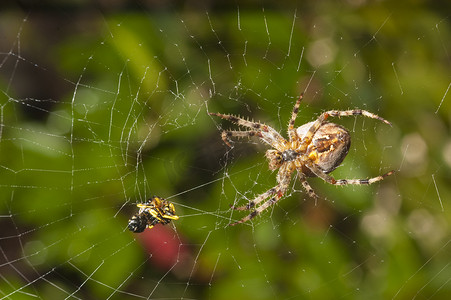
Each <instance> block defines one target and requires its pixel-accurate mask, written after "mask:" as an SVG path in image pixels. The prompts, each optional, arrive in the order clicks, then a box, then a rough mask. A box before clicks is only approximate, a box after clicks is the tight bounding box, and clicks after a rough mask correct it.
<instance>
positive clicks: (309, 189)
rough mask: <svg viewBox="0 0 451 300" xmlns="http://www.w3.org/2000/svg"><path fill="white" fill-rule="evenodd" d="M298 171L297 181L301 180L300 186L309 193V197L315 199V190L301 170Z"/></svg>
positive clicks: (316, 196) (316, 197)
mask: <svg viewBox="0 0 451 300" xmlns="http://www.w3.org/2000/svg"><path fill="white" fill-rule="evenodd" d="M298 172H299V173H298V174H299V176H300V177H299V181H301V184H302V187H303V188H304V190H305V191H306V192H307V194H308V195H309V197H310V198H312V199H315V201H317V200H318V195H316V193H315V191H314V190H313V188H312V187H311V186H310V184H309V183H308V181H307V178H306V177H305V176H304V175H303V174H302V170H299V171H298Z"/></svg>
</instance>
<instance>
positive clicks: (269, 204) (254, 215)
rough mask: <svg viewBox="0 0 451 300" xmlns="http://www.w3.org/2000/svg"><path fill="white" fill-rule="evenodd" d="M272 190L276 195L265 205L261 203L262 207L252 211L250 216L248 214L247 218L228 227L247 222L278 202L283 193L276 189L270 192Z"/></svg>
mask: <svg viewBox="0 0 451 300" xmlns="http://www.w3.org/2000/svg"><path fill="white" fill-rule="evenodd" d="M273 189H274V190H276V194H275V196H274V197H271V198H270V199H269V200H268V201H266V202H265V203H263V204H262V205H260V206H259V207H257V208H256V209H255V210H254V211H252V212H251V213H250V214H248V215H247V216H245V217H244V218H242V219H241V220H239V221H237V222H235V223H231V224H229V226H235V225H237V224H241V223H244V222H247V221H249V220H251V219H253V218H255V217H256V216H258V215H259V214H260V213H261V212H262V211H264V210H265V209H267V208H268V207H270V206H271V205H273V204H275V203H276V202H277V201H279V199H280V198H282V196H283V192H282V191H281V190H280V189H279V188H277V187H274V188H272V189H271V190H273ZM265 194H266V193H265Z"/></svg>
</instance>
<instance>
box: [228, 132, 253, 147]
mask: <svg viewBox="0 0 451 300" xmlns="http://www.w3.org/2000/svg"><path fill="white" fill-rule="evenodd" d="M246 136H247V137H252V136H259V132H258V131H255V130H250V131H241V130H224V131H223V132H222V133H221V137H222V140H223V141H224V143H225V144H226V145H227V146H229V147H232V145H231V144H230V142H229V138H230V137H238V138H242V137H246ZM259 137H261V136H259Z"/></svg>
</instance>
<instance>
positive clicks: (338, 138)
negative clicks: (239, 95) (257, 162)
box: [210, 95, 394, 225]
mask: <svg viewBox="0 0 451 300" xmlns="http://www.w3.org/2000/svg"><path fill="white" fill-rule="evenodd" d="M301 100H302V95H301V96H300V97H299V99H298V100H297V101H296V104H295V105H294V108H293V112H292V115H291V120H290V122H289V124H288V136H289V139H288V140H285V139H284V138H283V137H282V136H281V135H280V134H279V133H278V132H277V131H276V130H274V129H273V128H272V127H270V126H268V125H265V124H261V123H258V122H251V121H248V120H245V119H242V118H240V117H237V116H232V115H225V114H220V113H210V115H214V116H218V117H220V118H223V119H226V120H229V121H231V122H233V123H235V124H238V125H240V126H244V127H247V128H250V130H248V131H230V130H226V131H223V132H222V139H223V140H224V142H225V143H226V144H227V145H228V146H231V144H230V143H229V140H228V139H229V138H230V137H252V136H256V137H259V138H260V139H261V140H262V141H263V142H265V143H267V144H269V145H270V146H271V147H272V148H273V149H270V150H267V151H266V155H265V156H266V158H267V159H268V164H269V169H270V170H276V169H279V172H278V174H277V185H276V186H275V187H273V188H271V189H269V190H268V191H266V192H265V193H263V194H261V195H259V196H257V197H256V198H255V199H254V200H252V201H250V202H249V203H248V204H247V205H244V206H238V207H236V206H233V208H234V209H236V210H248V209H251V208H254V207H256V206H257V205H258V204H259V203H261V202H263V201H264V200H265V199H268V198H269V199H268V200H267V201H266V202H263V204H261V205H260V206H258V207H256V208H255V210H253V211H252V212H251V213H250V214H249V215H247V216H246V217H244V218H242V219H241V220H239V221H238V222H235V223H232V224H231V225H235V224H238V223H243V222H246V221H248V220H250V219H252V218H253V217H255V216H256V215H258V214H259V213H261V212H262V211H263V210H265V209H266V208H268V207H269V206H271V205H272V204H274V203H276V202H277V201H278V200H279V199H280V198H282V196H283V195H284V194H285V192H286V191H287V189H288V186H289V183H290V181H291V175H292V173H293V172H294V171H295V170H296V171H297V172H298V176H299V179H300V181H301V183H302V186H303V187H304V189H305V190H306V191H307V193H308V194H309V196H310V197H312V198H315V199H316V198H317V195H316V194H315V192H314V191H313V189H312V188H311V187H310V185H309V183H308V182H307V180H306V177H320V178H321V179H323V180H324V181H326V182H328V183H330V184H334V185H346V184H358V185H361V184H371V183H374V182H377V181H380V180H383V179H384V178H385V177H387V176H389V175H391V174H393V172H394V171H390V172H387V173H385V174H383V175H380V176H377V177H373V178H369V179H340V180H336V179H334V178H333V177H332V176H330V175H328V174H329V173H330V172H332V171H333V170H335V169H336V168H337V167H338V166H339V165H340V164H341V163H342V162H343V160H344V158H345V157H346V155H347V154H348V151H349V147H350V145H351V136H350V135H349V132H348V131H347V130H346V128H344V127H342V126H340V125H337V124H334V123H329V122H327V121H326V119H327V118H328V117H329V116H333V117H346V116H357V115H361V116H365V117H368V118H373V119H377V120H380V121H382V122H384V123H385V124H388V125H391V123H390V122H388V121H387V120H385V119H383V118H381V117H379V116H378V115H375V114H373V113H370V112H368V111H366V110H361V109H354V110H344V111H340V110H330V111H327V112H324V113H322V114H321V115H320V116H319V117H318V119H316V121H313V122H310V123H306V124H304V125H302V126H300V127H298V128H294V122H295V120H296V117H297V114H298V111H299V106H300V103H301Z"/></svg>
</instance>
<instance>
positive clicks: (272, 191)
mask: <svg viewBox="0 0 451 300" xmlns="http://www.w3.org/2000/svg"><path fill="white" fill-rule="evenodd" d="M278 187H279V186H278V185H277V186H275V187H273V188H271V189H269V190H267V191H266V192H264V193H263V194H261V195H259V196H258V197H257V198H255V199H254V200H252V201H250V202H249V203H248V204H246V205H243V206H231V208H233V209H234V210H249V209H251V208H253V207H255V205H257V204H258V203H260V202H262V201H263V200H265V199H266V198H268V197H271V196H274V195H275V194H276V193H277V188H278Z"/></svg>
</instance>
